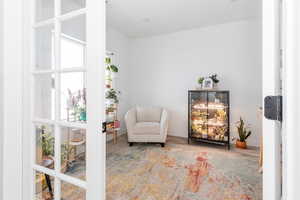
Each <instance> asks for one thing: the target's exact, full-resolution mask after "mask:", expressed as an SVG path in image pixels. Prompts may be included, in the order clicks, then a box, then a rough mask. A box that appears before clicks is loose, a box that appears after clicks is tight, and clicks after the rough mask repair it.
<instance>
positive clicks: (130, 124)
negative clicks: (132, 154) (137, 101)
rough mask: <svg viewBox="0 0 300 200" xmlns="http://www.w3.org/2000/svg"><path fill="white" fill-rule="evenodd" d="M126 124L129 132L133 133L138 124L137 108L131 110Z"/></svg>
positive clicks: (126, 118)
mask: <svg viewBox="0 0 300 200" xmlns="http://www.w3.org/2000/svg"><path fill="white" fill-rule="evenodd" d="M125 123H126V127H127V132H131V130H132V129H133V127H134V126H135V124H136V110H135V108H132V109H130V110H129V111H128V112H127V113H126V115H125Z"/></svg>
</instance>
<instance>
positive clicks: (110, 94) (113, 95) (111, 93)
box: [105, 88, 120, 104]
mask: <svg viewBox="0 0 300 200" xmlns="http://www.w3.org/2000/svg"><path fill="white" fill-rule="evenodd" d="M119 95H120V91H116V90H115V89H113V88H111V89H109V90H107V91H106V93H105V98H106V99H107V100H109V101H113V103H116V104H117V103H119Z"/></svg>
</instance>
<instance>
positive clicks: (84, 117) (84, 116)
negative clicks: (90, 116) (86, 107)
mask: <svg viewBox="0 0 300 200" xmlns="http://www.w3.org/2000/svg"><path fill="white" fill-rule="evenodd" d="M79 120H80V121H86V112H85V111H83V112H80V116H79Z"/></svg>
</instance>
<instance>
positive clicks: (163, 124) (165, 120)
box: [160, 109, 169, 136]
mask: <svg viewBox="0 0 300 200" xmlns="http://www.w3.org/2000/svg"><path fill="white" fill-rule="evenodd" d="M168 127H169V115H168V112H167V110H165V109H163V111H162V114H161V119H160V134H162V135H165V136H167V132H168Z"/></svg>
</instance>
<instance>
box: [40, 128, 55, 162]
mask: <svg viewBox="0 0 300 200" xmlns="http://www.w3.org/2000/svg"><path fill="white" fill-rule="evenodd" d="M39 132H40V137H39V144H40V146H41V148H42V159H43V160H44V159H52V157H53V156H54V137H53V136H52V134H51V130H49V128H47V127H46V126H44V125H43V126H41V127H40V128H39Z"/></svg>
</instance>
